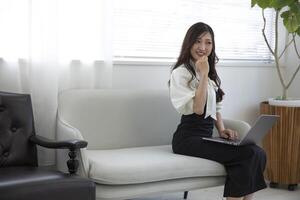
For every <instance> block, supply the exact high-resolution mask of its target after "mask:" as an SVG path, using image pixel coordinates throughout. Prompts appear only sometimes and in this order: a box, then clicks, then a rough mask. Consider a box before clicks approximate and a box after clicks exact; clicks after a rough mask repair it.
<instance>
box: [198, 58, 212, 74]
mask: <svg viewBox="0 0 300 200" xmlns="http://www.w3.org/2000/svg"><path fill="white" fill-rule="evenodd" d="M195 65H196V71H197V73H199V74H200V75H208V72H209V64H208V57H207V56H201V57H199V58H198V60H197V61H196V63H195Z"/></svg>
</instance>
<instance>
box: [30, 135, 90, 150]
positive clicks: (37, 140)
mask: <svg viewBox="0 0 300 200" xmlns="http://www.w3.org/2000/svg"><path fill="white" fill-rule="evenodd" d="M29 140H30V141H31V142H33V143H34V144H37V145H40V146H42V147H46V148H50V149H70V150H71V149H72V150H74V149H81V148H85V147H87V144H88V143H87V142H86V141H84V140H76V139H74V140H63V141H55V140H51V139H48V138H45V137H42V136H39V135H32V136H31V137H30V138H29Z"/></svg>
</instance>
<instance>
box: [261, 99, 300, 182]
mask: <svg viewBox="0 0 300 200" xmlns="http://www.w3.org/2000/svg"><path fill="white" fill-rule="evenodd" d="M260 112H261V113H262V114H272V115H280V119H279V120H278V122H277V123H276V125H275V126H274V127H273V128H272V129H271V130H270V132H269V134H267V135H266V136H265V137H264V139H263V143H262V144H263V148H264V150H265V151H266V154H267V166H266V170H265V178H266V179H268V180H270V182H271V183H273V184H277V183H279V184H288V185H289V187H288V188H292V186H294V185H295V184H298V183H299V182H300V106H299V107H288V106H274V105H270V104H269V103H268V102H262V103H261V104H260ZM293 188H294V187H293Z"/></svg>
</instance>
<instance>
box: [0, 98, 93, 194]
mask: <svg viewBox="0 0 300 200" xmlns="http://www.w3.org/2000/svg"><path fill="white" fill-rule="evenodd" d="M36 145H40V146H43V147H47V148H54V149H56V148H63V149H69V150H70V152H69V157H70V160H68V162H67V165H68V168H69V174H65V173H62V172H59V171H57V170H54V169H49V167H39V166H38V162H37V150H36ZM86 146H87V142H86V141H81V140H70V141H60V142H56V141H53V140H49V139H46V138H43V137H41V136H37V135H35V130H34V120H33V112H32V105H31V99H30V95H27V94H14V93H7V92H0V200H15V199H18V200H19V199H22V200H27V199H28V200H40V199H43V200H60V199H61V200H66V199H72V200H92V199H95V185H94V183H93V182H92V181H90V180H88V179H85V178H82V177H79V176H78V175H76V171H77V168H78V161H77V160H76V152H77V151H78V150H79V149H80V148H84V147H86Z"/></svg>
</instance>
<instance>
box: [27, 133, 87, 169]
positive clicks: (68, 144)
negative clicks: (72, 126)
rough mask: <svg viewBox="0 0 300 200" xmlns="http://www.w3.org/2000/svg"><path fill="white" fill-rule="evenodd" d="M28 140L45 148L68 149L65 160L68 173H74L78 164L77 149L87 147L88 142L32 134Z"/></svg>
mask: <svg viewBox="0 0 300 200" xmlns="http://www.w3.org/2000/svg"><path fill="white" fill-rule="evenodd" d="M29 141H30V142H32V143H34V144H37V145H40V146H42V147H46V148H51V149H69V153H68V155H69V157H70V159H69V160H68V161H67V166H68V170H69V173H70V174H75V173H76V172H77V169H78V166H79V162H78V160H77V159H76V153H77V151H78V150H79V149H81V148H85V147H87V144H88V143H87V142H86V141H84V140H76V139H74V140H64V141H55V140H51V139H48V138H45V137H42V136H38V135H32V136H31V137H30V138H29Z"/></svg>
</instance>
